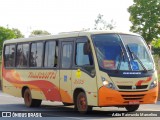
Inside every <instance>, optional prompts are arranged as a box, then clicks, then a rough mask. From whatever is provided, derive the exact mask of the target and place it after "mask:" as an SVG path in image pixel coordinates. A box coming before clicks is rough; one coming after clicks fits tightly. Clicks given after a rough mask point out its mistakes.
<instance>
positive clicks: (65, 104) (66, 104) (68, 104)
mask: <svg viewBox="0 0 160 120" xmlns="http://www.w3.org/2000/svg"><path fill="white" fill-rule="evenodd" d="M62 103H63V105H64V106H70V105H73V104H72V103H66V102H62Z"/></svg>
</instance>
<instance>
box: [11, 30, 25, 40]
mask: <svg viewBox="0 0 160 120" xmlns="http://www.w3.org/2000/svg"><path fill="white" fill-rule="evenodd" d="M12 31H13V32H14V34H15V35H16V38H24V35H23V34H22V33H21V31H20V30H18V29H17V28H12Z"/></svg>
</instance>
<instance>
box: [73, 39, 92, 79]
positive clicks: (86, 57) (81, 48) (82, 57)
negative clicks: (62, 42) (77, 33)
mask: <svg viewBox="0 0 160 120" xmlns="http://www.w3.org/2000/svg"><path fill="white" fill-rule="evenodd" d="M75 65H76V66H78V67H81V68H83V69H84V70H86V71H88V72H89V73H90V74H91V75H92V76H94V75H95V69H94V65H93V56H92V51H91V47H90V43H89V41H88V39H87V38H86V37H82V38H78V39H77V42H76V52H75Z"/></svg>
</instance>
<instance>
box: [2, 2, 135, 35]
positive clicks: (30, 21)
mask: <svg viewBox="0 0 160 120" xmlns="http://www.w3.org/2000/svg"><path fill="white" fill-rule="evenodd" d="M132 4H133V0H0V26H3V27H7V26H8V27H9V28H18V29H19V30H20V31H21V32H22V34H24V35H25V37H28V36H29V35H30V32H31V31H33V30H36V29H40V30H46V31H48V32H50V33H51V34H57V33H59V32H69V31H79V30H82V29H83V28H91V29H92V28H94V24H95V23H94V21H95V19H96V18H97V16H98V14H99V13H100V14H102V15H103V19H104V20H106V21H107V22H110V21H111V20H112V19H113V20H114V22H115V25H116V28H115V30H118V31H129V29H130V26H131V22H130V21H129V16H130V14H129V13H128V12H127V8H128V7H129V6H130V5H132Z"/></svg>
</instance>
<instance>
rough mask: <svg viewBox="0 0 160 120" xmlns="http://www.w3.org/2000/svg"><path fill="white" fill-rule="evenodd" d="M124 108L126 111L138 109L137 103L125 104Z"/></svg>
mask: <svg viewBox="0 0 160 120" xmlns="http://www.w3.org/2000/svg"><path fill="white" fill-rule="evenodd" d="M125 108H126V110H127V111H128V112H134V111H136V110H138V108H139V105H127V106H125Z"/></svg>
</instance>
